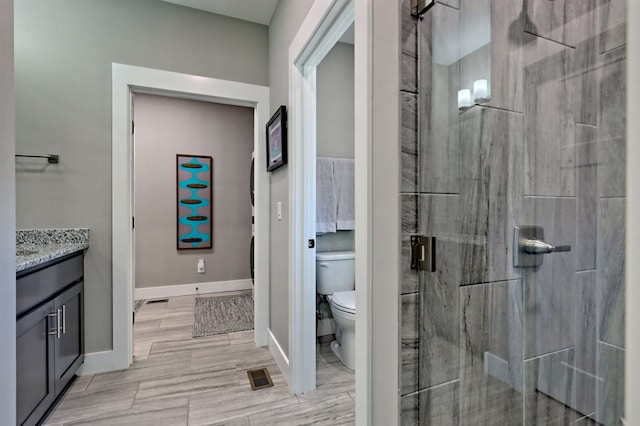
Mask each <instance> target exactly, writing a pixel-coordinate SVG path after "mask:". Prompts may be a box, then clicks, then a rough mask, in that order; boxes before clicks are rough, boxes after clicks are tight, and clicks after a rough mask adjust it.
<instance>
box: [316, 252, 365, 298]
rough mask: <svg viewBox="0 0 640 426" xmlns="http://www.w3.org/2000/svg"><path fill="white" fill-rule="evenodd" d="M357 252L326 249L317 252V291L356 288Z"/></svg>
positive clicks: (329, 291) (331, 292)
mask: <svg viewBox="0 0 640 426" xmlns="http://www.w3.org/2000/svg"><path fill="white" fill-rule="evenodd" d="M355 283H356V253H355V252H354V251H326V252H321V253H316V291H317V292H318V293H319V294H333V293H335V292H336V291H349V290H354V289H355V288H356V284H355Z"/></svg>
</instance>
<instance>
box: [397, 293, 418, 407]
mask: <svg viewBox="0 0 640 426" xmlns="http://www.w3.org/2000/svg"><path fill="white" fill-rule="evenodd" d="M419 303H420V297H419V294H418V293H413V294H403V295H402V296H400V309H401V312H400V327H401V328H400V345H401V348H400V394H401V395H406V394H408V393H410V392H415V391H417V390H418V386H419V378H420V356H419V339H420V317H419V315H418V314H419V311H420V304H419Z"/></svg>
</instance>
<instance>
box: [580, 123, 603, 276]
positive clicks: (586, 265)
mask: <svg viewBox="0 0 640 426" xmlns="http://www.w3.org/2000/svg"><path fill="white" fill-rule="evenodd" d="M597 139H598V129H597V128H595V127H591V126H584V125H576V154H577V155H576V159H577V164H576V181H577V190H578V196H577V208H578V211H577V216H578V223H577V233H576V247H575V250H576V268H577V270H579V271H585V270H590V269H595V267H596V249H597V235H598V233H597V232H594V230H595V229H598V143H597Z"/></svg>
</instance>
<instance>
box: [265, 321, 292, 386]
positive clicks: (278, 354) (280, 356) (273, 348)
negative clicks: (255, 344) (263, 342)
mask: <svg viewBox="0 0 640 426" xmlns="http://www.w3.org/2000/svg"><path fill="white" fill-rule="evenodd" d="M267 333H268V339H269V352H271V355H272V356H273V359H275V360H276V364H278V368H280V371H281V372H282V375H283V376H284V379H285V380H286V381H287V385H289V389H291V367H290V366H289V358H288V357H287V354H285V353H284V351H283V350H282V346H280V344H279V343H278V340H277V339H276V338H275V336H274V335H273V333H272V332H271V329H268V330H267Z"/></svg>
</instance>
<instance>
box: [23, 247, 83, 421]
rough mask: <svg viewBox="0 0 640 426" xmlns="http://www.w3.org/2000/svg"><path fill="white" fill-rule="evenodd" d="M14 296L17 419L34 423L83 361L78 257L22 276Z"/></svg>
mask: <svg viewBox="0 0 640 426" xmlns="http://www.w3.org/2000/svg"><path fill="white" fill-rule="evenodd" d="M26 292H28V293H30V294H24V293H26ZM21 293H22V294H21ZM34 294H36V295H37V296H38V297H33V295H34ZM17 296H18V297H17V299H18V304H17V313H18V317H17V321H16V334H17V342H16V351H17V353H16V355H17V360H16V375H17V389H16V391H17V407H16V408H17V419H18V424H19V425H35V424H38V422H39V421H40V420H41V419H42V418H43V416H44V415H45V414H46V413H47V412H48V411H49V409H50V408H51V407H52V406H53V404H54V403H55V401H56V400H57V399H58V398H59V397H61V395H62V394H63V392H64V391H65V389H66V388H67V386H68V385H69V383H70V382H71V380H72V379H73V377H74V375H75V373H76V371H77V369H78V367H80V365H81V364H82V362H83V361H84V322H83V318H84V282H83V267H82V255H81V254H79V255H77V256H72V257H66V258H63V259H61V260H60V261H59V262H55V261H54V262H51V263H49V264H47V265H44V267H42V268H39V269H37V270H34V271H25V273H23V274H20V275H19V276H18V277H17Z"/></svg>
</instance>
